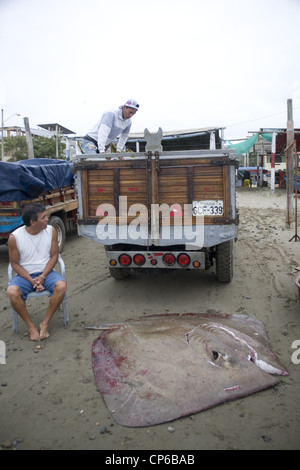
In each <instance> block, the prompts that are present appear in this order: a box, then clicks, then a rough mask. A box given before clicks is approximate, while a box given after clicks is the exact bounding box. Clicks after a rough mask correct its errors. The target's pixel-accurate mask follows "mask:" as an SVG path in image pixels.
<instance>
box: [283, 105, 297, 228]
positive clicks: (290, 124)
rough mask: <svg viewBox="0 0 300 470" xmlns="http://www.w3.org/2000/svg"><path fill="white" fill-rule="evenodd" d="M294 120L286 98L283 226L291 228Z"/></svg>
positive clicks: (291, 108) (291, 107) (290, 106)
mask: <svg viewBox="0 0 300 470" xmlns="http://www.w3.org/2000/svg"><path fill="white" fill-rule="evenodd" d="M294 139H295V133H294V121H293V102H292V100H291V99H289V100H287V129H286V154H285V155H286V173H287V175H286V176H287V178H286V179H287V181H286V183H287V184H286V213H285V226H286V228H291V223H292V220H293V195H294V162H295V159H294V146H293V143H294Z"/></svg>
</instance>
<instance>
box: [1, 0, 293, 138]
mask: <svg viewBox="0 0 300 470" xmlns="http://www.w3.org/2000/svg"><path fill="white" fill-rule="evenodd" d="M299 24H300V0H180V1H179V0H0V40H1V46H0V50H1V64H0V105H1V108H2V109H3V110H4V121H6V122H5V126H8V125H23V118H24V117H28V118H29V122H30V125H31V127H36V125H37V124H44V123H59V124H61V125H63V126H64V127H67V128H68V129H70V130H72V131H74V132H75V133H76V134H77V135H84V134H86V132H87V131H88V130H89V129H90V127H91V126H92V125H93V124H94V123H95V122H96V121H97V120H98V119H99V118H100V117H101V115H102V112H103V111H104V110H107V109H113V108H117V107H118V106H119V105H122V104H124V102H125V101H126V100H127V99H128V98H133V99H136V100H137V101H138V102H139V104H140V110H139V111H138V113H137V114H136V116H134V118H133V125H132V128H131V132H143V131H144V129H145V128H148V129H149V131H151V132H156V131H157V129H158V128H159V127H162V129H163V130H164V131H172V130H179V129H195V128H202V127H210V126H216V127H226V129H225V138H226V139H229V140H230V139H244V138H246V137H247V136H249V134H248V131H256V130H259V128H261V127H286V121H287V100H288V99H290V98H291V99H292V100H293V117H294V125H295V127H300V60H299V54H300V52H299V51H300V26H299ZM14 113H20V114H21V117H17V116H13V117H10V116H11V115H13V114H14ZM8 118H9V119H8Z"/></svg>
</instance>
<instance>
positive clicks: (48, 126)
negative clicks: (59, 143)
mask: <svg viewBox="0 0 300 470" xmlns="http://www.w3.org/2000/svg"><path fill="white" fill-rule="evenodd" d="M38 126H39V127H42V128H43V129H46V130H47V131H50V132H56V129H57V130H58V132H59V133H60V134H76V132H73V131H70V129H67V128H66V127H64V126H62V125H60V124H57V123H53V124H38Z"/></svg>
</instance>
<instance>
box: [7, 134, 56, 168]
mask: <svg viewBox="0 0 300 470" xmlns="http://www.w3.org/2000/svg"><path fill="white" fill-rule="evenodd" d="M32 142H33V151H34V158H56V137H52V138H51V139H48V138H47V137H33V138H32ZM4 152H5V154H6V155H7V154H9V155H11V157H10V158H9V159H8V161H9V162H15V161H18V160H25V159H27V158H28V151H27V143H26V137H25V136H19V135H18V136H14V137H10V138H7V137H6V138H5V139H4ZM58 158H59V159H65V144H64V143H63V142H62V141H61V138H60V137H59V138H58Z"/></svg>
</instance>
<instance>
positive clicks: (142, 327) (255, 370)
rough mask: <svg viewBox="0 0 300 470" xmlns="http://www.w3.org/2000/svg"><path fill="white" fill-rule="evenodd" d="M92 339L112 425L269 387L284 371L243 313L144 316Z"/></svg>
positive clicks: (167, 417)
mask: <svg viewBox="0 0 300 470" xmlns="http://www.w3.org/2000/svg"><path fill="white" fill-rule="evenodd" d="M98 328H99V329H104V331H103V332H102V333H101V335H100V336H99V337H98V338H97V339H96V340H95V341H94V342H93V346H92V364H93V370H94V375H95V381H96V383H97V386H98V388H99V391H100V392H101V394H102V396H103V398H104V401H105V403H106V405H107V407H108V409H109V411H110V412H111V414H112V416H113V417H114V419H115V420H116V422H117V423H119V424H121V425H124V426H150V425H154V424H158V423H162V422H166V421H171V420H174V419H176V418H179V417H181V416H186V415H189V414H193V413H196V412H199V411H202V410H205V409H207V408H210V407H213V406H215V405H218V404H220V403H222V402H225V401H230V400H235V399H237V398H240V397H244V396H246V395H249V394H251V393H255V392H258V391H260V390H264V389H266V388H269V387H272V386H274V385H276V384H278V383H279V382H280V380H279V379H278V377H276V375H288V372H287V371H286V370H285V368H284V367H283V366H282V365H281V364H280V363H279V361H278V359H277V358H276V356H275V355H274V354H273V353H272V351H271V349H270V344H269V341H268V338H267V335H266V333H265V330H264V327H263V325H262V323H261V322H260V321H259V320H257V319H256V318H253V317H250V316H247V315H222V314H214V315H210V314H166V315H153V316H144V317H142V318H139V319H136V320H127V321H124V322H123V323H115V324H109V325H106V326H100V327H98Z"/></svg>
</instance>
